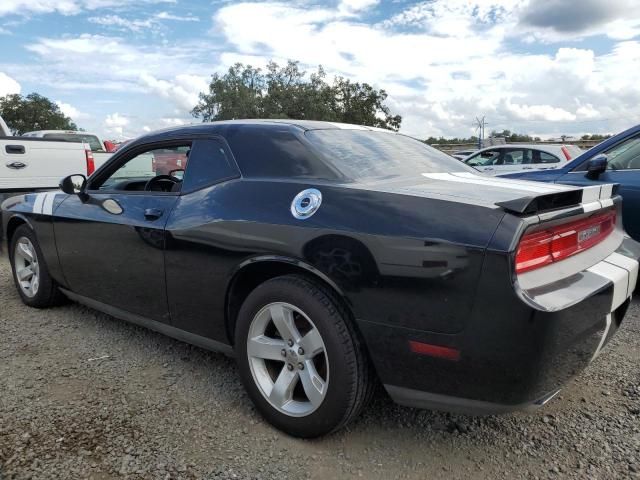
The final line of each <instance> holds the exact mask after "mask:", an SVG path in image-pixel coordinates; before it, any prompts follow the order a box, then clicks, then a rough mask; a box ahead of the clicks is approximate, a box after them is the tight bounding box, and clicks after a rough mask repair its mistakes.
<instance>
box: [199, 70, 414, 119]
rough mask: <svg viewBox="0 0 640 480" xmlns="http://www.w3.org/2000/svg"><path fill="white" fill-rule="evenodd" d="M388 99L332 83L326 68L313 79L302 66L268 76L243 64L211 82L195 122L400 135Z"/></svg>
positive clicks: (360, 86) (361, 86)
mask: <svg viewBox="0 0 640 480" xmlns="http://www.w3.org/2000/svg"><path fill="white" fill-rule="evenodd" d="M386 100H387V93H386V92H385V91H384V90H377V89H375V88H373V87H372V86H371V85H369V84H367V83H358V82H352V81H350V80H348V79H345V78H342V77H337V78H334V80H333V83H331V84H330V83H328V82H327V81H326V73H325V71H324V70H323V69H322V67H318V70H317V71H316V72H314V73H312V74H311V75H309V76H307V72H305V71H303V70H301V69H300V65H299V62H294V61H291V60H290V61H289V62H288V63H287V65H285V66H284V67H281V66H279V65H278V64H277V63H275V62H269V64H268V65H267V68H266V72H262V70H261V69H259V68H254V67H252V66H251V65H243V64H241V63H237V64H235V65H233V66H232V67H231V68H229V70H228V71H227V72H226V73H225V74H223V75H220V74H218V73H215V74H214V75H213V76H212V77H211V83H210V84H209V91H208V92H203V93H201V94H200V101H199V103H198V105H196V107H195V108H194V109H193V110H192V112H191V113H192V115H193V116H194V117H198V118H202V120H203V121H205V122H208V121H214V120H229V119H234V118H290V119H299V120H326V121H333V122H345V123H356V124H360V125H370V126H375V127H381V128H388V129H391V130H398V129H399V128H400V124H401V123H402V117H400V115H392V114H391V112H390V109H389V107H388V106H387V105H386V104H385V102H386Z"/></svg>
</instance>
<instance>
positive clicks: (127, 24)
mask: <svg viewBox="0 0 640 480" xmlns="http://www.w3.org/2000/svg"><path fill="white" fill-rule="evenodd" d="M88 20H89V22H91V23H95V24H97V25H102V26H105V27H113V28H117V29H120V30H130V31H132V32H140V31H142V30H146V29H152V28H153V29H156V30H157V29H159V28H161V23H162V21H165V20H169V21H177V22H199V21H200V19H199V18H198V17H193V16H180V15H173V14H170V13H168V12H160V13H157V14H155V15H152V16H150V17H148V18H145V19H131V18H126V17H123V16H120V15H114V14H109V15H101V16H96V17H89V18H88Z"/></svg>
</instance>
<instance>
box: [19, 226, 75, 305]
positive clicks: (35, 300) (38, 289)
mask: <svg viewBox="0 0 640 480" xmlns="http://www.w3.org/2000/svg"><path fill="white" fill-rule="evenodd" d="M9 253H10V259H11V268H12V270H13V279H14V282H15V284H16V288H17V290H18V293H19V294H20V298H21V299H22V301H23V302H24V303H25V304H27V305H29V306H30V307H35V308H46V307H51V306H53V305H58V304H60V303H61V302H62V301H63V300H64V295H63V294H62V292H60V290H59V289H58V284H57V283H56V281H55V280H54V279H53V278H51V275H49V269H48V268H47V264H46V263H45V261H44V258H43V255H42V250H41V249H40V245H38V240H37V238H36V235H35V233H34V231H33V230H31V228H29V227H28V226H27V225H21V226H19V227H18V228H17V229H16V231H15V232H14V233H13V236H12V237H11V244H10V246H9Z"/></svg>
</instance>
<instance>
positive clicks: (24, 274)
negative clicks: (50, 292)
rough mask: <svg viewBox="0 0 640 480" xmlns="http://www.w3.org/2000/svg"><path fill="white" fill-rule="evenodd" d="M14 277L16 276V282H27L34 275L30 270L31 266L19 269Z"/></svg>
mask: <svg viewBox="0 0 640 480" xmlns="http://www.w3.org/2000/svg"><path fill="white" fill-rule="evenodd" d="M16 275H17V276H18V280H20V281H21V282H23V281H25V280H29V279H30V278H32V277H33V275H34V272H33V270H32V269H31V266H27V267H24V268H21V269H20V270H18V271H17V272H16Z"/></svg>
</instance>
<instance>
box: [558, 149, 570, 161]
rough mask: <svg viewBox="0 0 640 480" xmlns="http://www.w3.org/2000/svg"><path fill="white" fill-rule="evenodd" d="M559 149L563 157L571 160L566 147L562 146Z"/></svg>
mask: <svg viewBox="0 0 640 480" xmlns="http://www.w3.org/2000/svg"><path fill="white" fill-rule="evenodd" d="M560 150H562V153H564V158H566V159H567V160H571V152H570V151H569V149H568V148H567V147H564V146H563V147H562V148H561V149H560Z"/></svg>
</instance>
